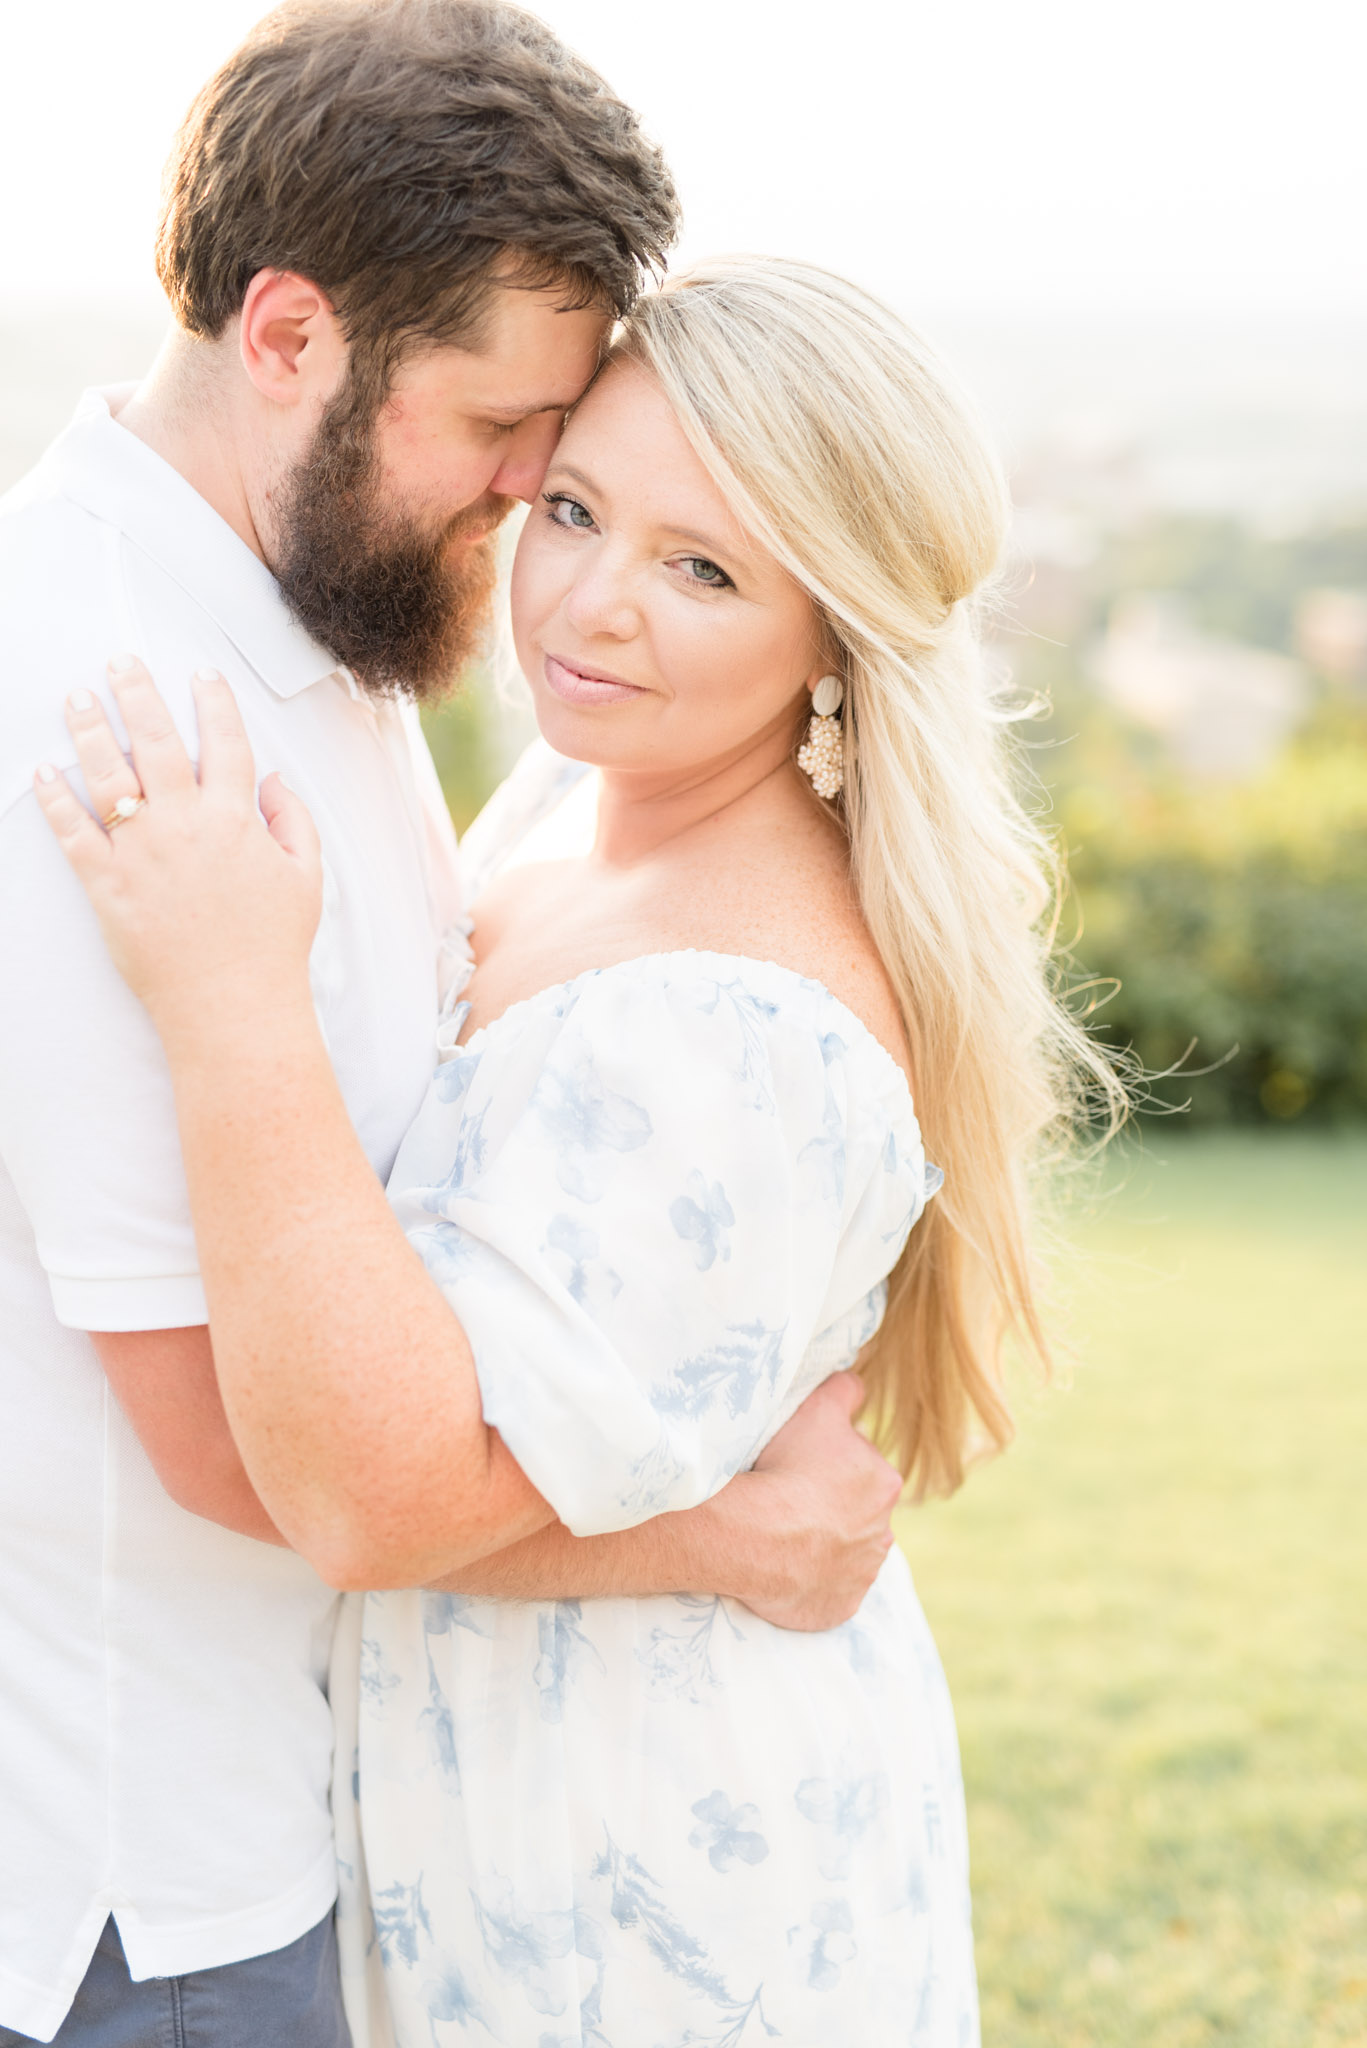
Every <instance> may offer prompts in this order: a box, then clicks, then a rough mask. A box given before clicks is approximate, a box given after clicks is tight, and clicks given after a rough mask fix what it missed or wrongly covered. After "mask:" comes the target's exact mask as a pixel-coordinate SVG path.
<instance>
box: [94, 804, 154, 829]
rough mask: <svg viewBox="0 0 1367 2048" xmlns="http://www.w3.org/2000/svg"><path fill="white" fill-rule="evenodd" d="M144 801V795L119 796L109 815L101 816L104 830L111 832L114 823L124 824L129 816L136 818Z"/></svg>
mask: <svg viewBox="0 0 1367 2048" xmlns="http://www.w3.org/2000/svg"><path fill="white" fill-rule="evenodd" d="M146 802H147V798H146V797H145V796H121V797H120V798H119V800H118V802H117V803H116V804H115V806H114V808H113V810H112V811H111V812H110V813H109V816H108V817H107V818H101V820H100V823H101V824H102V825H103V826H104V829H105V831H106V832H112V831H113V830H114V827H115V826H116V825H126V824H127V823H128V820H129V819H130V818H136V816H137V815H138V812H139V811H140V810H141V809H142V808H143V806H144V805H145V803H146Z"/></svg>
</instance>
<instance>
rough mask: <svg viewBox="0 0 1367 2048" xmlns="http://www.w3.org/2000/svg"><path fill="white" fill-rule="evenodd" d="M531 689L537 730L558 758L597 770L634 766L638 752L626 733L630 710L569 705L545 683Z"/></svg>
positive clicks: (610, 706)
mask: <svg viewBox="0 0 1367 2048" xmlns="http://www.w3.org/2000/svg"><path fill="white" fill-rule="evenodd" d="M530 687H531V693H532V708H533V710H534V711H535V713H536V723H537V730H538V731H539V732H540V734H541V737H542V739H543V740H544V741H545V742H546V745H547V746H548V747H552V748H554V750H555V752H556V753H557V754H563V755H564V756H565V758H566V760H568V761H587V762H588V763H589V764H590V765H591V766H592V767H594V768H609V767H629V766H630V765H631V763H630V758H629V757H630V756H631V755H632V753H633V752H636V751H638V750H637V749H635V748H633V747H632V744H631V741H630V739H629V738H628V736H627V734H626V732H625V731H624V730H623V727H624V725H625V723H626V719H625V717H624V714H625V713H626V712H627V711H628V708H629V707H628V706H626V705H623V704H612V705H608V704H595V705H592V706H581V705H574V704H566V703H564V702H563V701H562V700H561V699H560V698H559V697H557V696H556V695H555V693H554V692H553V691H551V690H548V689H547V688H546V685H545V684H544V683H533V684H532V685H531V686H530ZM624 756H626V757H627V758H626V759H624V758H623V757H624Z"/></svg>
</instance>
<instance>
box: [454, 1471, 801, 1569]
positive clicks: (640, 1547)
mask: <svg viewBox="0 0 1367 2048" xmlns="http://www.w3.org/2000/svg"><path fill="white" fill-rule="evenodd" d="M765 1485H766V1483H765V1481H764V1480H763V1478H761V1477H760V1476H759V1475H758V1474H756V1473H750V1472H745V1473H741V1474H740V1475H739V1476H738V1477H737V1478H735V1479H733V1480H732V1481H731V1483H730V1485H729V1486H727V1487H725V1488H724V1489H723V1491H722V1492H721V1493H719V1494H717V1495H716V1497H715V1498H714V1499H712V1500H708V1501H704V1502H703V1503H702V1505H701V1506H700V1507H696V1508H689V1509H688V1510H687V1511H686V1512H685V1513H681V1514H673V1515H659V1516H657V1517H656V1519H655V1520H654V1521H653V1522H642V1523H640V1524H639V1525H638V1526H637V1527H636V1528H634V1529H623V1530H620V1531H619V1532H618V1533H617V1534H615V1535H611V1536H586V1537H579V1536H571V1534H570V1533H569V1530H568V1529H566V1528H564V1527H563V1526H562V1525H561V1524H560V1523H558V1522H557V1523H555V1524H554V1525H553V1526H552V1527H550V1528H548V1529H541V1530H539V1531H538V1532H537V1534H536V1535H535V1536H528V1537H526V1538H525V1539H524V1540H523V1541H522V1542H520V1543H514V1544H510V1545H509V1547H508V1549H506V1550H500V1551H497V1552H495V1553H494V1554H493V1555H492V1556H490V1557H482V1558H480V1559H479V1560H478V1561H477V1562H476V1563H474V1564H472V1565H469V1566H468V1567H466V1568H463V1569H462V1570H461V1571H459V1572H456V1573H454V1574H452V1576H450V1577H449V1578H443V1579H439V1580H438V1581H437V1585H438V1587H439V1588H440V1590H442V1591H443V1592H450V1593H469V1594H473V1595H474V1596H475V1597H476V1598H477V1599H484V1600H602V1599H608V1598H611V1597H612V1596H613V1595H617V1596H621V1597H625V1598H636V1599H646V1598H649V1597H650V1596H651V1595H652V1594H659V1593H725V1594H727V1595H728V1596H731V1597H733V1598H736V1599H741V1600H743V1599H745V1598H746V1596H747V1594H756V1593H757V1592H758V1590H759V1588H760V1586H761V1584H762V1583H763V1584H767V1583H768V1582H769V1581H770V1580H771V1579H772V1577H773V1566H772V1560H771V1559H770V1558H769V1557H768V1556H767V1555H766V1552H767V1551H768V1549H770V1548H771V1547H772V1545H771V1544H767V1543H766V1542H765V1541H764V1539H763V1533H762V1504H763V1496H764V1494H765Z"/></svg>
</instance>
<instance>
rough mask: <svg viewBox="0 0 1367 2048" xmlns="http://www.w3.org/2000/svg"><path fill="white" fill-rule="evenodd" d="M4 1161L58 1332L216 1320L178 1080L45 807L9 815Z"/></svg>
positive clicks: (1, 1017)
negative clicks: (209, 1304) (177, 1103)
mask: <svg viewBox="0 0 1367 2048" xmlns="http://www.w3.org/2000/svg"><path fill="white" fill-rule="evenodd" d="M0 962H3V968H2V969H0V1160H3V1164H4V1167H5V1169H6V1171H7V1172H8V1173H9V1175H10V1178H11V1179H12V1180H13V1182H14V1186H15V1190H16V1192H17V1195H18V1198H19V1201H20V1203H21V1204H22V1206H23V1208H24V1210H25V1212H26V1214H27V1216H28V1219H29V1223H30V1225H31V1227H32V1230H33V1235H34V1239H35V1241H36V1246H37V1255H38V1259H39V1262H40V1264H41V1265H42V1268H43V1271H44V1272H45V1274H46V1276H47V1280H48V1284H49V1286H50V1288H51V1291H52V1300H53V1305H54V1308H55V1310H56V1314H57V1319H58V1321H59V1322H61V1323H64V1324H66V1325H67V1326H68V1327H70V1328H73V1329H80V1330H159V1329H177V1328H185V1327H188V1326H189V1325H192V1324H197V1323H205V1322H207V1321H208V1312H207V1310H206V1307H205V1302H204V1290H203V1287H202V1285H201V1282H200V1277H199V1270H198V1264H197V1261H196V1257H195V1242H194V1231H193V1229H192V1226H191V1222H190V1207H189V1200H188V1197H187V1193H186V1187H185V1174H184V1169H183V1167H182V1165H181V1158H180V1145H179V1140H178V1137H177V1131H176V1119H175V1109H174V1104H173V1100H172V1094H171V1082H170V1076H169V1074H168V1072H167V1069H166V1065H165V1062H164V1060H163V1058H162V1053H161V1046H160V1042H159V1040H158V1038H157V1035H156V1032H155V1031H154V1029H153V1027H152V1025H151V1023H150V1021H149V1019H148V1017H147V1014H146V1012H145V1011H144V1010H143V1008H142V1005H141V1004H140V1003H139V1002H138V1000H137V998H136V997H135V996H134V995H133V994H132V993H131V992H130V990H129V989H128V988H127V987H126V986H125V985H124V983H123V981H122V980H121V979H120V977H119V974H118V972H117V970H116V969H115V967H114V965H113V963H112V962H111V960H110V958H109V956H108V954H107V952H106V951H105V946H104V940H103V939H102V937H101V935H100V930H99V926H98V923H97V922H96V919H95V915H94V912H93V911H92V910H91V908H90V906H89V904H88V902H87V901H86V898H85V894H84V892H83V890H82V889H81V887H80V885H79V883H78V882H77V881H76V879H75V877H74V875H73V874H72V873H71V871H70V869H69V868H68V866H67V864H66V860H65V858H64V857H63V855H62V853H61V851H60V850H59V848H58V846H57V843H56V841H55V839H54V838H53V837H52V834H51V832H50V831H49V829H48V826H47V824H46V822H45V821H44V819H43V817H42V815H41V813H40V812H39V810H38V806H37V803H36V800H35V799H34V797H33V796H32V794H31V793H26V794H24V795H22V796H18V797H17V798H15V799H14V800H13V801H11V803H10V804H9V805H8V807H7V808H6V809H5V811H4V813H3V815H2V816H0Z"/></svg>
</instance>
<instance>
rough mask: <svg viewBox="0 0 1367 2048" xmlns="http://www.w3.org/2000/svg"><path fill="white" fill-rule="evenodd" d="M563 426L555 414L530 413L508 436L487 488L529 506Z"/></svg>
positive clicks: (560, 416) (548, 464)
mask: <svg viewBox="0 0 1367 2048" xmlns="http://www.w3.org/2000/svg"><path fill="white" fill-rule="evenodd" d="M564 424H565V422H564V418H563V416H562V415H561V414H560V413H558V412H539V413H534V414H533V416H532V417H531V419H529V420H523V421H522V423H521V425H520V426H517V427H515V428H514V429H513V432H512V433H511V435H510V436H509V437H508V445H507V447H506V448H505V449H504V451H503V460H502V462H500V464H499V466H498V469H497V471H496V472H495V475H494V478H493V480H492V482H491V483H490V485H489V489H490V490H491V491H496V492H497V493H498V495H499V496H500V497H502V498H521V499H522V500H523V501H524V503H526V504H528V505H530V503H531V502H532V499H533V498H534V497H535V496H536V494H537V492H538V491H539V490H540V489H541V484H542V480H543V479H544V477H545V474H546V471H547V469H548V468H549V466H550V460H551V457H552V455H553V454H554V453H555V444H556V442H557V441H558V440H559V439H560V434H561V429H562V428H563V427H564Z"/></svg>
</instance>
